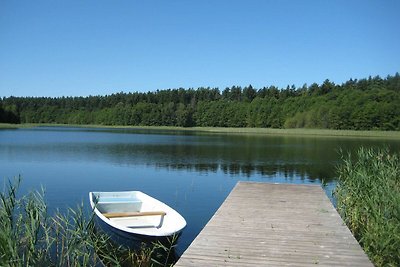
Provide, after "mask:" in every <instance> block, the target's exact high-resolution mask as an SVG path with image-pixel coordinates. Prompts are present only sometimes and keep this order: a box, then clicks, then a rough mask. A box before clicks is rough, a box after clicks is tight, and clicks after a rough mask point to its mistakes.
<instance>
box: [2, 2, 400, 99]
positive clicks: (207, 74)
mask: <svg viewBox="0 0 400 267" xmlns="http://www.w3.org/2000/svg"><path fill="white" fill-rule="evenodd" d="M399 14H400V1H398V0H379V1H378V0H376V1H373V0H362V1H356V0H354V1H352V0H346V1H341V0H301V1H295V0H275V1H269V0H241V1H235V0H201V1H200V0H198V1H195V0H191V1H189V0H168V1H167V0H159V1H152V0H146V1H134V0H126V1H124V0H119V1H111V0H92V1H90V0H87V1H85V0H65V1H59V0H48V1H43V0H34V1H33V0H26V1H14V0H1V1H0V96H10V95H14V96H63V95H64V96H87V95H105V94H111V93H115V92H120V91H124V92H135V91H154V90H157V89H168V88H179V87H184V88H189V87H193V88H197V87H200V86H210V87H219V88H220V89H221V90H222V89H224V88H225V87H227V86H232V85H241V86H246V85H249V84H252V85H253V87H256V88H260V87H263V86H269V85H276V86H279V87H286V86H287V85H292V84H295V85H296V86H302V85H303V84H304V83H307V84H308V85H310V84H311V83H313V82H317V83H322V82H323V81H324V80H325V79H329V80H331V81H333V82H335V83H339V84H340V83H342V82H344V81H346V80H348V79H349V78H367V77H368V76H369V75H372V76H375V75H380V76H382V77H386V76H387V75H394V74H395V73H396V72H399V71H400V15H399Z"/></svg>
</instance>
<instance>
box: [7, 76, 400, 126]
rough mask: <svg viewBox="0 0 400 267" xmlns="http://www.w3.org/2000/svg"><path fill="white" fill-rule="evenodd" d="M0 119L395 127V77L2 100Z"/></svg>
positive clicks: (398, 114)
mask: <svg viewBox="0 0 400 267" xmlns="http://www.w3.org/2000/svg"><path fill="white" fill-rule="evenodd" d="M0 122H10V123H20V122H21V123H65V124H101V125H154V126H161V125H165V126H182V127H191V126H210V127H273V128H329V129H354V130H372V129H380V130H400V75H399V73H396V74H395V75H394V76H388V77H387V78H385V79H382V78H381V77H379V76H376V77H369V78H367V79H360V80H353V79H350V80H349V81H347V82H345V83H343V84H341V85H336V84H334V83H333V82H331V81H329V80H325V81H324V82H323V83H322V84H321V85H318V84H316V83H313V84H311V85H310V86H307V85H306V84H305V85H303V86H302V87H299V88H296V87H295V86H294V85H292V86H288V87H286V88H285V89H279V88H277V87H275V86H270V87H263V88H261V89H255V88H253V87H252V86H251V85H249V86H247V87H244V88H242V87H240V86H233V87H231V88H225V89H224V90H222V92H221V91H220V90H219V89H218V88H203V87H202V88H198V89H196V90H195V89H192V88H190V89H183V88H179V89H168V90H161V91H159V90H158V91H155V92H147V93H139V92H137V93H123V92H120V93H116V94H112V95H108V96H89V97H60V98H49V97H35V98H34V97H7V98H3V99H0Z"/></svg>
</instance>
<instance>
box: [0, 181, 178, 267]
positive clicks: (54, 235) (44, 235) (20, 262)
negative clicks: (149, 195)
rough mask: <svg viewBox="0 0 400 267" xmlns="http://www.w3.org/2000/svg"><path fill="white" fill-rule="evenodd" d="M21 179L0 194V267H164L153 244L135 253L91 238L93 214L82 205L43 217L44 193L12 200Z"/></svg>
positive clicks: (105, 239) (106, 240) (105, 238)
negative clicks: (86, 211)
mask: <svg viewBox="0 0 400 267" xmlns="http://www.w3.org/2000/svg"><path fill="white" fill-rule="evenodd" d="M20 182H21V178H20V177H18V178H17V179H16V180H15V181H9V182H8V185H6V186H5V189H4V192H1V193H0V266H153V265H156V266H167V265H168V264H169V261H168V260H165V262H164V261H163V260H164V259H165V258H160V257H159V255H158V252H157V251H159V250H160V249H162V250H164V251H166V252H167V254H168V256H169V251H171V250H172V249H173V246H174V244H173V243H171V246H170V247H168V246H165V245H161V244H155V245H154V246H147V247H143V248H142V249H141V250H140V251H133V250H131V249H129V248H126V247H123V246H118V245H115V244H112V243H111V242H110V240H109V238H108V236H106V235H104V234H101V233H98V232H96V229H95V225H94V221H93V219H94V217H93V213H91V214H90V215H89V216H88V214H87V213H85V212H84V209H83V205H80V206H78V207H77V208H76V209H72V208H70V209H68V211H67V213H66V214H62V213H61V212H56V213H55V214H54V215H53V216H49V215H48V214H47V206H46V203H45V202H44V197H43V195H44V192H43V191H42V192H37V191H33V192H30V193H29V194H27V195H25V196H22V197H18V194H17V191H18V187H19V185H20Z"/></svg>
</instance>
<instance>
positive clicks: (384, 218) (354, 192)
mask: <svg viewBox="0 0 400 267" xmlns="http://www.w3.org/2000/svg"><path fill="white" fill-rule="evenodd" d="M338 174H339V180H338V186H337V188H336V190H335V196H336V198H337V208H338V211H339V213H340V215H341V216H342V218H343V219H344V221H345V222H346V224H347V226H348V227H349V228H350V230H351V231H352V233H353V235H354V236H355V238H356V239H357V240H358V241H359V243H360V245H361V246H362V247H363V249H364V251H365V252H366V253H367V255H368V256H369V258H370V259H371V260H372V262H373V263H374V264H375V265H376V266H400V158H399V155H398V154H395V153H390V151H389V149H366V148H361V149H359V150H358V151H357V153H356V156H355V157H354V156H353V155H350V154H348V155H342V163H341V164H340V165H339V166H338Z"/></svg>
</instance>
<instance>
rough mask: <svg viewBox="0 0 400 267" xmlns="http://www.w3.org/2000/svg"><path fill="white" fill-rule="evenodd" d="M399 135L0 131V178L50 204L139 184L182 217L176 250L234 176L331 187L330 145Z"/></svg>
mask: <svg viewBox="0 0 400 267" xmlns="http://www.w3.org/2000/svg"><path fill="white" fill-rule="evenodd" d="M360 146H367V147H383V146H389V147H390V148H391V149H392V150H395V151H399V148H400V141H395V140H392V141H391V140H374V139H350V138H314V137H278V136H260V135H226V134H205V133H199V132H179V131H175V132H170V131H150V130H125V129H80V128H51V127H50V128H35V129H19V130H0V177H1V178H11V177H13V176H16V175H18V174H22V175H23V178H24V181H23V184H22V186H23V188H21V189H22V190H28V189H30V188H35V189H39V188H40V186H41V185H43V186H44V187H45V188H46V199H47V201H48V203H49V206H50V210H51V209H56V208H60V209H61V208H62V207H64V206H69V207H74V206H76V204H77V203H80V202H84V203H86V202H87V195H88V192H90V191H120V190H141V191H144V192H146V193H148V194H150V195H152V196H154V197H156V198H158V199H160V200H161V201H163V202H165V203H167V204H169V205H170V206H172V207H174V209H176V210H177V211H178V212H180V213H181V214H182V215H183V216H184V217H185V219H186V220H187V222H188V226H187V228H186V229H185V231H184V232H183V234H182V236H181V240H180V245H179V246H178V249H177V250H178V251H177V252H178V254H180V253H181V252H182V251H183V250H184V249H185V248H186V247H187V246H188V245H189V244H190V243H191V241H192V240H193V239H194V238H195V236H196V235H197V234H198V233H199V232H200V230H201V229H202V227H204V225H205V224H206V223H207V221H208V220H209V219H210V218H211V216H212V215H213V214H214V212H215V211H216V210H217V208H218V207H219V206H220V205H221V203H222V202H223V200H224V199H225V198H226V196H227V195H228V194H229V192H230V191H231V190H232V188H233V187H234V185H235V184H236V183H237V181H240V180H244V181H246V180H248V181H261V182H280V183H282V182H289V183H317V184H320V183H321V182H322V181H324V182H326V183H327V184H328V186H327V187H325V190H326V192H327V194H328V196H329V195H330V193H329V192H330V191H331V190H332V189H333V188H334V186H335V176H336V175H335V165H336V164H337V163H338V161H339V154H338V150H339V149H340V148H341V149H343V150H344V151H350V152H351V151H355V150H357V149H358V148H359V147H360Z"/></svg>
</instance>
